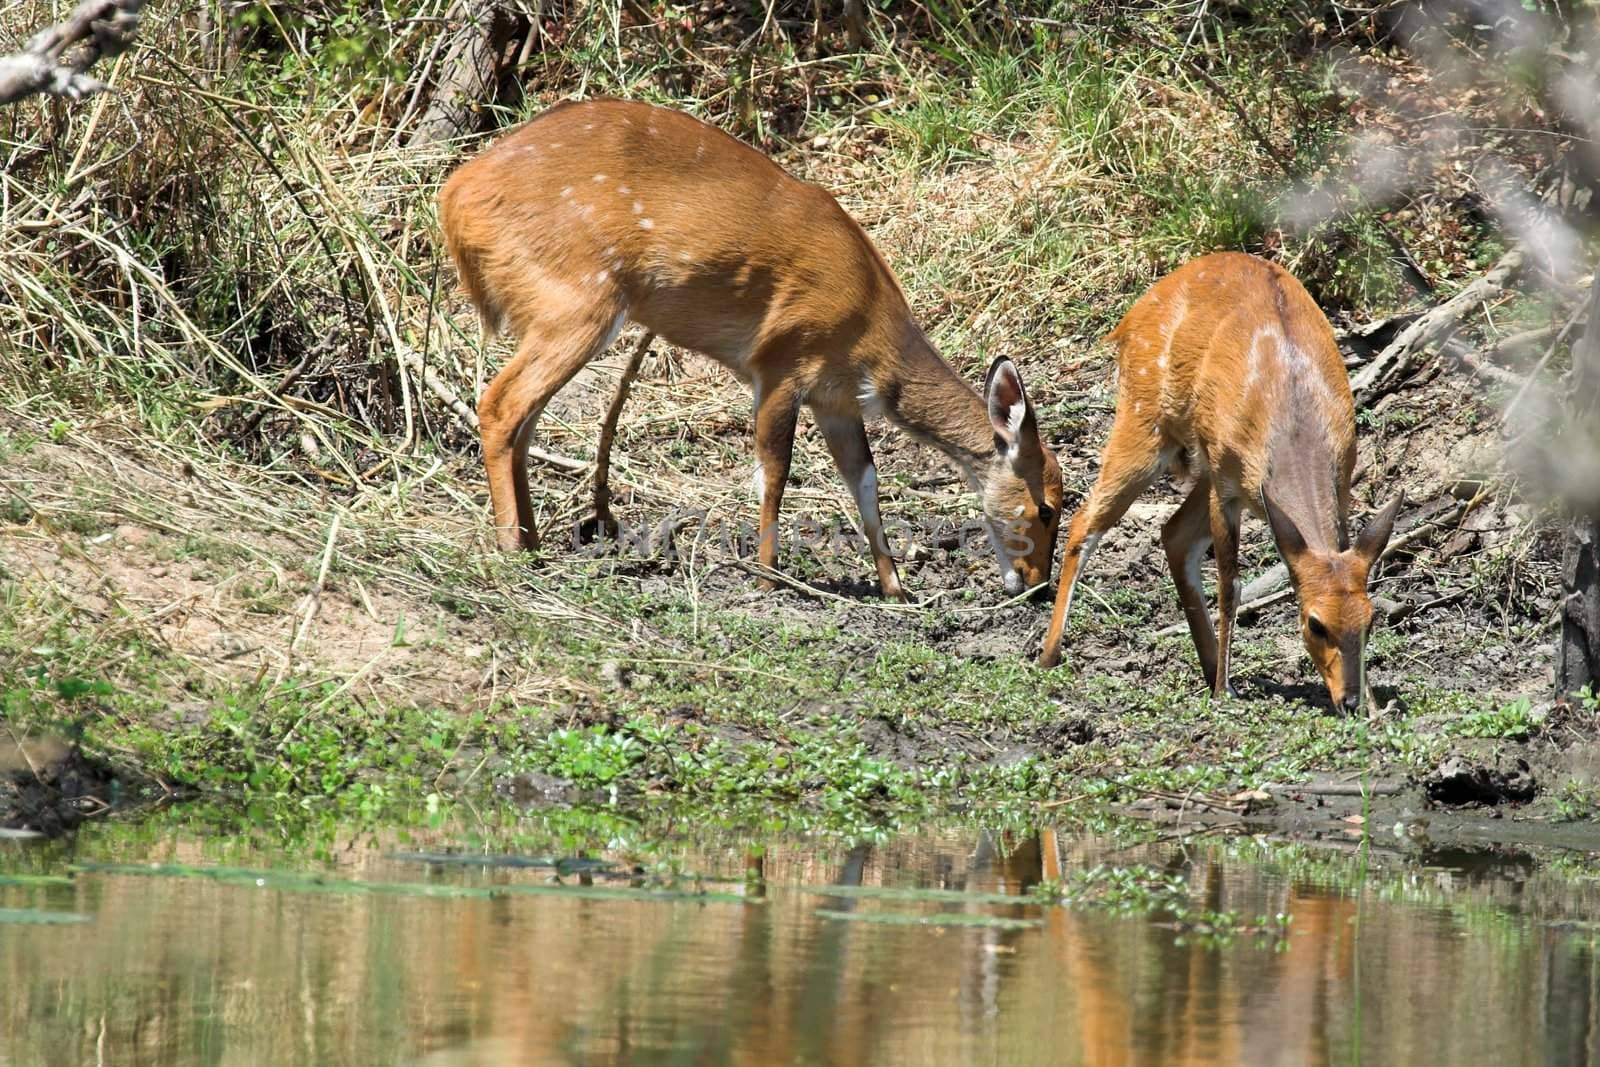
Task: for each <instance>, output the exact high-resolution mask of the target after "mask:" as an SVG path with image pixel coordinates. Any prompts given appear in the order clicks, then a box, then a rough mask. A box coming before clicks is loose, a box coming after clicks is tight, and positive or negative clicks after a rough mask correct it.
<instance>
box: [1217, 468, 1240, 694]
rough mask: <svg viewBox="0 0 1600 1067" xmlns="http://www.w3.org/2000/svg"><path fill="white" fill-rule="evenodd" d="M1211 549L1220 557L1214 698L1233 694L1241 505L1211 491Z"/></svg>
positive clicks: (1218, 565) (1218, 559)
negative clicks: (1232, 656)
mask: <svg viewBox="0 0 1600 1067" xmlns="http://www.w3.org/2000/svg"><path fill="white" fill-rule="evenodd" d="M1211 547H1212V550H1213V551H1214V552H1215V553H1216V557H1217V646H1218V647H1217V673H1216V675H1215V676H1214V677H1213V678H1212V680H1211V694H1212V696H1214V697H1218V698H1221V697H1223V696H1232V695H1233V686H1232V684H1231V683H1230V680H1229V677H1228V664H1229V658H1230V656H1229V653H1230V650H1231V649H1232V647H1233V620H1234V616H1236V615H1237V614H1238V613H1239V504H1238V502H1237V501H1226V502H1225V501H1223V500H1221V499H1220V498H1219V497H1218V496H1217V491H1216V489H1215V487H1213V488H1212V490H1211Z"/></svg>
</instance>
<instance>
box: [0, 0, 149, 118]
mask: <svg viewBox="0 0 1600 1067" xmlns="http://www.w3.org/2000/svg"><path fill="white" fill-rule="evenodd" d="M140 6H141V0H84V2H83V3H81V4H79V5H78V6H77V8H76V9H75V10H74V11H73V12H72V14H71V15H70V16H69V17H68V18H67V20H66V21H65V22H62V23H60V24H58V25H55V26H50V27H47V28H46V29H43V30H40V31H39V32H38V33H36V34H34V35H33V37H32V39H31V40H29V41H28V44H27V46H26V47H25V48H23V50H22V51H20V52H16V53H13V54H12V55H9V56H0V104H9V103H12V102H14V101H17V100H21V99H22V98H23V97H26V96H32V95H33V94H34V93H48V94H49V95H51V96H64V97H66V98H67V99H69V100H81V99H83V98H84V97H86V96H92V95H94V94H95V93H99V92H104V91H105V90H106V89H107V88H108V86H107V85H106V83H105V82H103V81H101V80H100V79H98V78H95V77H91V76H90V75H88V74H85V73H84V72H85V71H86V70H88V69H89V68H90V67H92V66H94V64H95V63H96V62H97V61H99V60H100V59H101V58H102V57H106V58H109V57H111V56H119V55H121V54H122V53H123V52H126V51H127V50H128V49H129V48H131V47H133V37H134V34H135V33H137V32H138V30H139V8H140Z"/></svg>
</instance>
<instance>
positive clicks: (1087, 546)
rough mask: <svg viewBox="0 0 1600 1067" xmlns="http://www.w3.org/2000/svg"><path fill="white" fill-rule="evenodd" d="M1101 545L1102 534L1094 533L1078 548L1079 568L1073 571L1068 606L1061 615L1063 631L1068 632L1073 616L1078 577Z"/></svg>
mask: <svg viewBox="0 0 1600 1067" xmlns="http://www.w3.org/2000/svg"><path fill="white" fill-rule="evenodd" d="M1098 547H1100V535H1099V534H1097V533H1092V534H1090V535H1089V536H1088V537H1085V538H1084V539H1083V546H1082V547H1081V548H1079V549H1078V569H1077V570H1075V571H1073V572H1072V584H1070V585H1068V586H1067V606H1066V607H1065V608H1064V609H1063V611H1062V615H1061V632H1062V633H1066V630H1067V620H1068V619H1070V618H1071V617H1072V594H1073V593H1075V592H1077V590H1078V579H1079V578H1082V577H1083V572H1084V569H1085V568H1087V567H1088V566H1089V557H1090V556H1092V555H1094V550H1095V549H1096V548H1098Z"/></svg>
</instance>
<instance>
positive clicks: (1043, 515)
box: [1039, 504, 1056, 526]
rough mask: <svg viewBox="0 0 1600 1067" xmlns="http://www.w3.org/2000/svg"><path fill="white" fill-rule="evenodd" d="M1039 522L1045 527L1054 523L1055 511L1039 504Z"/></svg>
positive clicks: (1046, 505)
mask: <svg viewBox="0 0 1600 1067" xmlns="http://www.w3.org/2000/svg"><path fill="white" fill-rule="evenodd" d="M1039 521H1040V522H1042V523H1044V524H1045V525H1046V526H1049V525H1050V524H1051V523H1052V522H1055V521H1056V509H1055V508H1053V507H1051V506H1050V505H1049V504H1040V505H1039Z"/></svg>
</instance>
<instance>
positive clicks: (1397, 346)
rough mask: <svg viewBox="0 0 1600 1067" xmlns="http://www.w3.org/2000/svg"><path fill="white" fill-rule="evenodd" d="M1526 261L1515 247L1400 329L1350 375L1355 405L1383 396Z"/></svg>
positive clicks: (1491, 296) (1519, 247)
mask: <svg viewBox="0 0 1600 1067" xmlns="http://www.w3.org/2000/svg"><path fill="white" fill-rule="evenodd" d="M1525 258H1526V254H1525V252H1524V250H1523V247H1522V246H1521V245H1517V246H1515V247H1513V248H1512V249H1511V250H1510V251H1508V252H1506V254H1505V255H1503V256H1501V257H1500V260H1499V262H1497V263H1496V264H1495V265H1494V266H1493V267H1491V268H1490V269H1489V272H1488V273H1487V274H1485V275H1483V276H1482V277H1481V278H1479V279H1477V280H1476V281H1474V282H1473V283H1472V284H1471V285H1469V286H1467V287H1466V288H1465V289H1463V290H1461V292H1459V293H1457V294H1456V295H1455V296H1453V297H1451V298H1450V299H1449V300H1446V301H1445V302H1444V303H1442V304H1439V305H1436V306H1435V307H1432V308H1430V309H1429V310H1428V311H1426V312H1425V313H1423V314H1422V315H1419V316H1418V317H1417V318H1416V320H1415V321H1413V322H1412V323H1411V324H1410V325H1409V326H1407V327H1406V328H1405V329H1403V330H1401V331H1400V332H1399V334H1397V335H1396V336H1395V339H1394V340H1393V341H1391V342H1389V344H1388V346H1387V347H1386V348H1384V350H1383V351H1382V352H1379V353H1378V355H1377V356H1376V357H1375V358H1374V359H1373V360H1372V362H1370V363H1368V364H1366V365H1365V366H1364V367H1362V368H1361V369H1360V370H1358V371H1356V373H1355V374H1353V375H1351V376H1350V389H1351V391H1352V392H1354V393H1355V398H1356V406H1357V407H1366V406H1368V405H1369V404H1371V403H1372V402H1373V401H1374V400H1376V399H1377V398H1378V397H1380V396H1382V395H1383V394H1384V393H1385V392H1387V391H1388V390H1389V389H1390V388H1392V387H1393V385H1394V383H1395V382H1396V381H1397V380H1399V379H1400V378H1402V377H1404V376H1405V375H1406V374H1407V373H1408V372H1409V371H1410V370H1411V369H1412V368H1413V367H1414V366H1415V365H1416V363H1417V361H1418V358H1419V357H1420V355H1421V353H1422V350H1423V349H1425V348H1427V347H1428V345H1430V344H1433V343H1434V342H1435V341H1438V340H1440V339H1441V338H1443V337H1445V336H1446V335H1448V334H1449V333H1450V332H1451V331H1452V330H1454V329H1455V328H1456V325H1457V324H1458V323H1459V322H1460V321H1461V320H1462V319H1463V318H1464V317H1466V315H1467V314H1469V313H1470V312H1472V311H1475V310H1476V309H1477V308H1478V307H1479V306H1480V305H1482V304H1484V303H1485V302H1487V301H1489V300H1492V299H1493V298H1494V297H1496V296H1498V295H1499V294H1500V292H1501V290H1503V289H1504V288H1505V287H1506V283H1507V282H1509V281H1510V280H1511V277H1512V275H1514V274H1516V272H1517V271H1519V270H1521V269H1522V263H1523V260H1524V259H1525Z"/></svg>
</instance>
